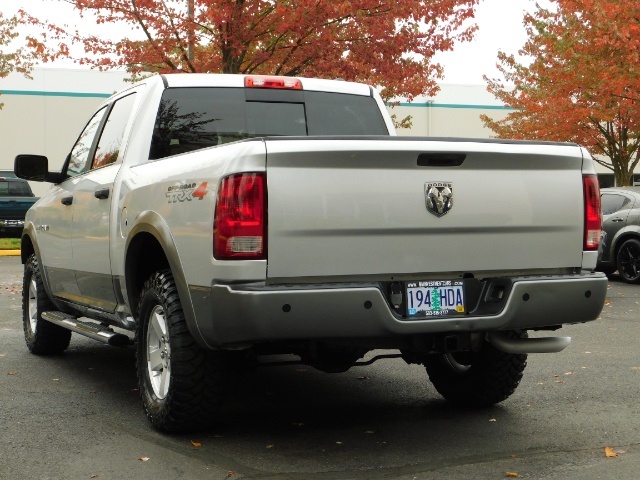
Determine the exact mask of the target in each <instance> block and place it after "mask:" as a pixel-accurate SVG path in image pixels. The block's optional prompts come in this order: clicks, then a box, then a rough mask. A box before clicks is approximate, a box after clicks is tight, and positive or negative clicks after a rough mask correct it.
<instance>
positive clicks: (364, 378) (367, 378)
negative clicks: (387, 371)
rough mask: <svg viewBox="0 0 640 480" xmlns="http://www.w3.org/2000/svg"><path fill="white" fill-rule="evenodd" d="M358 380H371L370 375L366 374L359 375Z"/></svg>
mask: <svg viewBox="0 0 640 480" xmlns="http://www.w3.org/2000/svg"><path fill="white" fill-rule="evenodd" d="M358 380H369V377H365V376H362V377H358Z"/></svg>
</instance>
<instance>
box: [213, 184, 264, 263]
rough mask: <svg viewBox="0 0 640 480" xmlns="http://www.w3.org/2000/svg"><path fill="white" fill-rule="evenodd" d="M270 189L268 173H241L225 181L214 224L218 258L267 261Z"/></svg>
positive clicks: (221, 186)
mask: <svg viewBox="0 0 640 480" xmlns="http://www.w3.org/2000/svg"><path fill="white" fill-rule="evenodd" d="M266 186H267V180H266V177H265V174H264V173H239V174H235V175H231V176H229V177H225V178H223V179H222V181H221V182H220V187H219V189H218V200H217V202H216V216H215V219H214V223H213V256H214V257H215V258H217V259H221V260H242V259H252V260H257V259H263V258H266V253H267V248H266V247H267V238H266V232H267V225H266V224H267V221H266V220H267V219H266V211H267V196H266V193H267V188H266Z"/></svg>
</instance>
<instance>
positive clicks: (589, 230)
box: [582, 175, 602, 250]
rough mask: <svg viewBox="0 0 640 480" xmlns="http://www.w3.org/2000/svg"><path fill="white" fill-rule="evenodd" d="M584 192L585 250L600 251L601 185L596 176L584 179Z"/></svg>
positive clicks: (588, 176)
mask: <svg viewBox="0 0 640 480" xmlns="http://www.w3.org/2000/svg"><path fill="white" fill-rule="evenodd" d="M582 185H583V191H584V245H583V247H584V250H598V246H599V245H600V233H601V230H602V211H601V208H600V185H599V183H598V177H596V176H595V175H585V176H583V177H582Z"/></svg>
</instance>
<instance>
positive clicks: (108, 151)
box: [91, 94, 136, 168]
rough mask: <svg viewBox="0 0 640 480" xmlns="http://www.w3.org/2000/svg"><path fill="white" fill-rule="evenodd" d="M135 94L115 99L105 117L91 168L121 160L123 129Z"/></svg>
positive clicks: (125, 126) (127, 120)
mask: <svg viewBox="0 0 640 480" xmlns="http://www.w3.org/2000/svg"><path fill="white" fill-rule="evenodd" d="M135 99H136V96H135V94H131V95H127V96H126V97H123V98H121V99H119V100H118V101H116V103H115V104H114V105H113V108H112V109H111V112H110V113H109V117H107V122H106V123H105V125H104V129H103V130H102V135H100V140H99V141H98V146H97V148H96V154H95V157H94V160H93V165H91V168H100V167H104V166H106V165H111V164H112V163H116V162H117V161H118V160H121V155H120V147H121V146H122V140H123V139H124V131H125V129H126V128H127V124H128V123H129V117H130V116H131V112H132V111H133V105H134V103H135Z"/></svg>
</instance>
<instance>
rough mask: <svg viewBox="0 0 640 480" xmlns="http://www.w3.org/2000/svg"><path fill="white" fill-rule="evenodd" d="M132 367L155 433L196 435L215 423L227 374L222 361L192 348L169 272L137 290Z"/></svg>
mask: <svg viewBox="0 0 640 480" xmlns="http://www.w3.org/2000/svg"><path fill="white" fill-rule="evenodd" d="M136 368H137V373H138V385H139V390H140V396H141V398H142V406H143V408H144V412H145V414H146V416H147V418H148V419H149V421H150V422H151V424H152V425H153V426H154V427H155V428H157V429H159V430H162V431H165V432H186V431H194V430H202V429H206V428H207V427H209V426H211V425H212V424H213V423H214V422H215V420H216V419H217V417H218V414H219V411H220V409H221V406H222V403H223V402H222V401H223V398H224V394H225V383H226V382H225V380H226V377H227V375H226V372H227V371H228V368H227V365H226V362H225V357H224V356H223V352H211V351H208V350H204V349H202V348H200V346H198V345H197V344H196V342H195V340H194V339H193V337H192V336H191V334H190V333H189V329H188V328H187V324H186V320H185V317H184V312H183V310H182V305H181V303H180V299H179V297H178V292H177V289H176V286H175V282H174V279H173V276H172V274H171V272H170V271H169V270H163V271H160V272H156V273H154V274H153V275H151V277H150V278H149V279H148V280H147V281H146V282H145V284H144V287H143V289H142V293H141V296H140V304H139V308H138V322H137V327H136Z"/></svg>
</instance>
